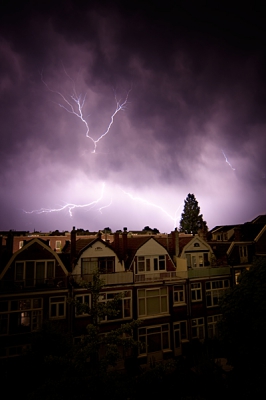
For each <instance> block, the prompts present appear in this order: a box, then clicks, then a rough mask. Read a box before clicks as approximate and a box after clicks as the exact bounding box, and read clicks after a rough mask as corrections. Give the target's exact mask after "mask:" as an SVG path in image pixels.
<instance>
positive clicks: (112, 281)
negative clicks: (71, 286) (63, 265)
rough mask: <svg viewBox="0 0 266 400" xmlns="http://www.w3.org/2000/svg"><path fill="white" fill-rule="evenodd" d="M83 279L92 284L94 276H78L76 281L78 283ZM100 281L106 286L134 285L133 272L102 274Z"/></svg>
mask: <svg viewBox="0 0 266 400" xmlns="http://www.w3.org/2000/svg"><path fill="white" fill-rule="evenodd" d="M80 278H82V279H83V280H84V281H86V282H92V279H93V275H92V274H88V275H83V276H80V275H76V276H75V277H74V279H75V280H76V281H77V282H78V281H79V279H80ZM100 279H102V280H103V281H104V282H105V285H118V284H123V283H133V272H131V271H127V272H114V273H112V274H101V275H100Z"/></svg>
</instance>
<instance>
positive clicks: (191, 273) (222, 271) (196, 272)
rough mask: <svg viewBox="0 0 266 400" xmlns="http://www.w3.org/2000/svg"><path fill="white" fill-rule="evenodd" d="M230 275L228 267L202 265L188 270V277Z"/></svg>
mask: <svg viewBox="0 0 266 400" xmlns="http://www.w3.org/2000/svg"><path fill="white" fill-rule="evenodd" d="M223 275H230V267H229V266H226V267H208V268H206V267H202V268H195V269H189V270H188V278H189V279H192V278H205V277H206V278H211V277H214V276H223Z"/></svg>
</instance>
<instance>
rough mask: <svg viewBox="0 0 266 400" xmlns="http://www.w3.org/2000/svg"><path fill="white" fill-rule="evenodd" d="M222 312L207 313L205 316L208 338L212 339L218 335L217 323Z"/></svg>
mask: <svg viewBox="0 0 266 400" xmlns="http://www.w3.org/2000/svg"><path fill="white" fill-rule="evenodd" d="M221 318H222V314H216V315H209V316H208V317H207V330H208V338H209V339H213V338H217V337H218V336H219V331H218V325H217V323H218V322H219V321H220V320H221Z"/></svg>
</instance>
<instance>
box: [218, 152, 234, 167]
mask: <svg viewBox="0 0 266 400" xmlns="http://www.w3.org/2000/svg"><path fill="white" fill-rule="evenodd" d="M221 152H222V153H223V156H224V158H225V162H227V164H228V165H229V167H230V168H232V170H233V171H235V170H236V169H235V168H233V167H232V164H231V163H230V162H229V161H228V158H227V157H226V155H225V152H224V151H223V150H221Z"/></svg>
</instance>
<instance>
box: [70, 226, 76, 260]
mask: <svg viewBox="0 0 266 400" xmlns="http://www.w3.org/2000/svg"><path fill="white" fill-rule="evenodd" d="M76 241H77V238H76V229H75V227H74V226H73V229H72V231H71V247H70V258H71V265H72V263H73V261H74V259H75V257H76Z"/></svg>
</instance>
